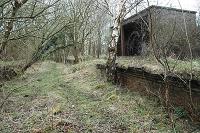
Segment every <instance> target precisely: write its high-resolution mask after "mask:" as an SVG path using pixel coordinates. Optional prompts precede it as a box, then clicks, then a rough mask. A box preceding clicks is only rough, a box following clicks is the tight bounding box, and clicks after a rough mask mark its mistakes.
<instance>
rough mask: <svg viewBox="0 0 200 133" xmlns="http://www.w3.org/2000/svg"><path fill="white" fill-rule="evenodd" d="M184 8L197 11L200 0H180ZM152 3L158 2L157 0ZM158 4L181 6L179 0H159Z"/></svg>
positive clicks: (199, 6)
mask: <svg viewBox="0 0 200 133" xmlns="http://www.w3.org/2000/svg"><path fill="white" fill-rule="evenodd" d="M179 1H180V3H181V6H182V8H183V9H186V10H194V11H197V10H198V9H199V8H200V0H179ZM152 4H157V0H156V1H155V2H153V3H152ZM158 5H161V6H168V7H176V8H180V6H179V3H178V0H158Z"/></svg>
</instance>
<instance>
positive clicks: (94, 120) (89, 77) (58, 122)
mask: <svg viewBox="0 0 200 133" xmlns="http://www.w3.org/2000/svg"><path fill="white" fill-rule="evenodd" d="M99 62H103V61H102V60H93V61H87V62H83V63H80V64H77V65H68V66H66V65H63V64H58V63H54V62H43V63H38V64H35V65H34V66H33V67H32V68H31V69H29V70H28V71H27V72H26V74H25V75H23V76H22V77H20V78H18V79H16V80H13V81H9V82H6V83H5V85H4V86H3V87H1V88H0V104H2V103H4V106H3V108H2V109H1V112H0V132H2V133H16V132H20V133H21V132H35V133H54V132H55V133H57V132H66V133H68V132H70V133H71V132H72V133H78V132H81V133H82V132H83V133H89V132H92V133H97V132H99V133H133V132H136V133H137V132H141V133H143V132H158V133H160V132H169V133H171V132H191V131H192V130H194V129H191V128H190V127H189V125H188V123H187V122H185V121H183V120H175V126H172V124H171V122H170V120H169V119H168V117H167V115H166V113H165V111H164V109H163V107H162V106H161V105H160V104H159V102H158V101H157V99H155V98H149V97H146V96H141V95H139V94H138V93H133V92H128V91H126V92H125V91H122V89H120V88H119V87H117V86H114V85H112V84H110V83H107V82H105V81H104V80H103V78H101V76H100V73H99V72H98V71H97V70H96V69H95V64H97V63H99ZM10 92H12V93H11V95H10V96H9V98H8V99H6V96H7V95H8V94H9V93H10ZM5 99H6V100H5ZM4 101H6V102H4ZM172 127H173V128H172Z"/></svg>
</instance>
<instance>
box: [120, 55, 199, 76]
mask: <svg viewBox="0 0 200 133" xmlns="http://www.w3.org/2000/svg"><path fill="white" fill-rule="evenodd" d="M167 60H168V64H169V67H170V69H171V70H173V71H172V72H173V73H175V74H177V75H179V77H183V78H186V79H187V78H188V75H190V73H192V74H193V75H194V77H193V78H194V79H197V80H199V79H200V60H199V59H196V60H193V61H192V71H191V62H190V61H188V60H186V61H184V60H176V59H172V58H168V59H167ZM117 63H118V66H120V67H123V68H125V69H126V68H128V67H135V68H143V69H144V70H145V71H147V72H150V73H153V74H164V68H163V66H162V65H161V64H160V63H158V62H157V61H156V59H155V58H153V57H145V58H144V57H140V56H134V57H119V58H117ZM173 68H174V69H173ZM189 78H190V77H189Z"/></svg>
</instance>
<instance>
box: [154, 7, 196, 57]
mask: <svg viewBox="0 0 200 133" xmlns="http://www.w3.org/2000/svg"><path fill="white" fill-rule="evenodd" d="M150 11H151V20H152V32H151V35H153V43H154V44H155V45H154V46H156V49H157V50H161V51H160V52H162V50H164V49H165V50H166V52H167V53H168V54H169V55H173V54H175V55H179V54H180V52H181V51H182V52H183V54H182V56H188V54H189V53H188V51H189V45H188V44H189V43H188V40H189V42H190V43H191V45H192V47H193V48H194V47H196V44H195V36H196V30H197V26H196V14H195V13H190V12H181V11H176V10H169V9H164V8H163V9H162V8H161V9H160V8H152V9H151V10H150ZM185 22H186V29H187V30H185ZM186 32H187V35H188V40H187V37H186Z"/></svg>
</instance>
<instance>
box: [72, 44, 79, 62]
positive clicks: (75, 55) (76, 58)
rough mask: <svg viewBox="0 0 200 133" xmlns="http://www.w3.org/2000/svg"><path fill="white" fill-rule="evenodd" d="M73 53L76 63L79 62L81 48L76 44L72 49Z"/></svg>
mask: <svg viewBox="0 0 200 133" xmlns="http://www.w3.org/2000/svg"><path fill="white" fill-rule="evenodd" d="M72 54H73V56H74V63H75V64H76V63H79V50H78V48H77V46H74V47H73V49H72Z"/></svg>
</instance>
